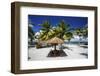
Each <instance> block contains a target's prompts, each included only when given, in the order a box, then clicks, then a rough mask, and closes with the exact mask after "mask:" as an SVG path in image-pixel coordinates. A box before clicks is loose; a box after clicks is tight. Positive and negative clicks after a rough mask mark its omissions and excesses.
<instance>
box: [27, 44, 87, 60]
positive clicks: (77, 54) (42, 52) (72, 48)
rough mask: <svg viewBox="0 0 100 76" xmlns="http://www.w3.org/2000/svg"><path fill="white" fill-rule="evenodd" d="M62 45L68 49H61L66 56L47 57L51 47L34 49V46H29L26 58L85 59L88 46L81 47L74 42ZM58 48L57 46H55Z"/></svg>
mask: <svg viewBox="0 0 100 76" xmlns="http://www.w3.org/2000/svg"><path fill="white" fill-rule="evenodd" d="M63 46H65V47H68V48H69V49H67V48H65V49H63V50H64V52H65V53H66V54H67V56H64V57H47V55H48V53H49V52H50V50H51V49H54V48H53V47H47V48H40V49H36V48H35V47H31V48H29V50H28V51H29V52H28V56H29V57H28V58H29V61H33V60H59V59H60V60H61V59H86V58H88V56H87V55H88V48H83V47H81V46H79V45H75V44H64V45H63ZM57 49H58V47H57Z"/></svg>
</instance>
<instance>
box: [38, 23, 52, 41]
mask: <svg viewBox="0 0 100 76" xmlns="http://www.w3.org/2000/svg"><path fill="white" fill-rule="evenodd" d="M41 26H42V28H41V30H42V32H41V33H40V37H39V39H40V40H48V39H49V38H50V35H51V33H52V32H51V29H52V27H51V25H50V23H49V21H44V22H43V24H41Z"/></svg>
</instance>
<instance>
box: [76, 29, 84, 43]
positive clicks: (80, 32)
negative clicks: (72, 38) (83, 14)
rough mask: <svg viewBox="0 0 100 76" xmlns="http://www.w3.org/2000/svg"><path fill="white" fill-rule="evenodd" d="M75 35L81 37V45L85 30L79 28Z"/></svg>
mask: <svg viewBox="0 0 100 76" xmlns="http://www.w3.org/2000/svg"><path fill="white" fill-rule="evenodd" d="M75 33H76V35H78V36H79V44H80V42H81V37H82V36H83V29H81V28H77V29H76V30H75Z"/></svg>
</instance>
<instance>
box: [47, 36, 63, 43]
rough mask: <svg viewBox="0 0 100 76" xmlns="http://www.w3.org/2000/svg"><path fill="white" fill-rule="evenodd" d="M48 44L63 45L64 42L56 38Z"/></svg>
mask: <svg viewBox="0 0 100 76" xmlns="http://www.w3.org/2000/svg"><path fill="white" fill-rule="evenodd" d="M47 43H50V44H62V43H64V41H63V40H62V39H60V38H58V37H54V38H52V39H50V40H48V41H47Z"/></svg>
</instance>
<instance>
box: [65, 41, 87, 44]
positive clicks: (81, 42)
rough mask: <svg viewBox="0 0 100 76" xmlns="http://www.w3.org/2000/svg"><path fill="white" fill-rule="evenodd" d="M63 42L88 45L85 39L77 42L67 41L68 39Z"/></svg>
mask: <svg viewBox="0 0 100 76" xmlns="http://www.w3.org/2000/svg"><path fill="white" fill-rule="evenodd" d="M64 43H65V44H75V45H76V44H82V45H88V42H87V41H80V42H78V41H70V42H68V41H65V42H64Z"/></svg>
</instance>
